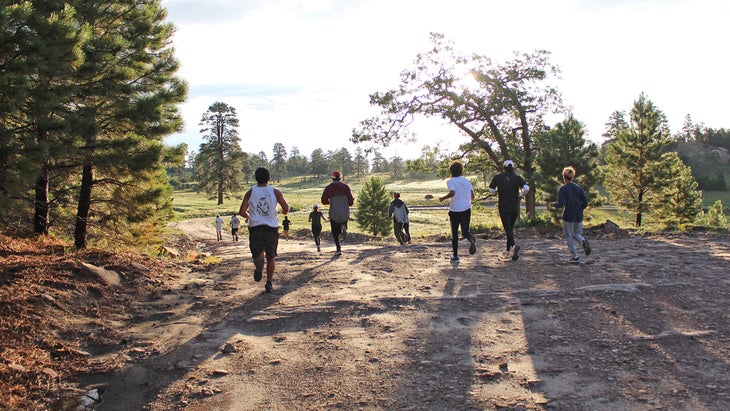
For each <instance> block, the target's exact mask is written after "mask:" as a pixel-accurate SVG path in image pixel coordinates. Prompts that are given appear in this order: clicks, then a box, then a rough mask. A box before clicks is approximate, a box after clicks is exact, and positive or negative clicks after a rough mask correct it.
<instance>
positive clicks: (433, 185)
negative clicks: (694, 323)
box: [173, 176, 730, 238]
mask: <svg viewBox="0 0 730 411" xmlns="http://www.w3.org/2000/svg"><path fill="white" fill-rule="evenodd" d="M369 178H370V176H368V177H366V178H360V179H358V178H351V179H348V180H347V181H346V182H347V183H348V185H350V188H351V189H352V192H353V194H354V195H355V201H356V202H357V197H358V193H359V191H360V189H361V188H362V185H363V183H364V182H365V181H367V179H369ZM382 178H383V180H384V182H385V185H386V189H387V190H388V191H389V192H392V191H398V192H400V193H401V199H403V200H404V201H405V202H406V204H408V206H409V207H410V208H411V213H410V220H411V235H412V236H413V237H414V238H423V237H434V236H436V237H438V236H444V237H448V236H449V235H450V234H449V224H448V215H447V212H446V210H444V209H417V207H418V206H432V207H438V206H445V205H446V204H445V203H439V201H438V197H440V196H442V195H444V194H446V192H447V191H446V180H445V179H443V180H419V181H412V180H410V181H407V180H393V179H390V178H388V177H386V176H382ZM329 182H330V179H329V178H328V177H326V176H324V177H321V178H320V179H318V180H315V181H312V180H311V179H308V180H307V181H302V180H301V179H300V178H297V179H289V180H282V181H280V182H278V183H277V184H275V185H276V187H277V188H279V189H280V190H281V191H282V193H284V196H285V198H286V200H287V202H288V203H289V205H290V207H291V211H290V214H289V219H290V220H291V221H292V223H291V230H292V232H297V231H298V230H304V231H307V232H308V231H309V227H310V224H309V222H308V221H307V220H308V217H309V212H310V211H312V206H313V205H314V204H315V203H317V204H318V203H319V202H320V196H321V194H322V190H323V189H324V187H325V186H326V185H327V184H329ZM173 195H174V200H173V207H174V211H175V218H176V219H189V218H199V217H210V218H211V230H212V221H213V218H214V217H215V216H216V215H221V216H223V217H224V219H225V221H226V225H227V224H228V219H229V218H230V216H231V215H232V214H233V213H237V212H238V209H239V207H240V205H241V201H242V195H241V196H240V197H238V198H227V199H225V200H224V204H222V205H220V206H219V205H216V200H215V199H207V198H206V197H205V196H203V195H201V194H198V193H195V192H192V191H175V192H174V194H173ZM716 200H721V201H722V203H723V205H724V206H725V207H726V210H727V205H728V204H730V192H706V193H704V201H703V202H704V205H705V207H707V206H709V205H712V204H713V203H714V202H715V201H716ZM494 201H495V200H494V199H490V200H489V202H484V203H481V204H478V205H476V206H475V207H474V209H473V210H472V227H473V229H474V230H475V231H476V232H486V231H489V230H498V231H499V230H501V223H500V221H499V215H498V213H497V210H496V208H495V203H494ZM356 204H357V203H356ZM322 210H323V211H326V208H324V207H323V208H322ZM536 213H537V215H538V217H540V219H541V220H543V221H549V217H548V216H546V215H545V214H546V213H549V211H548V210H546V209H545V208H538V210H537V212H536ZM522 217H524V213H523V214H522ZM634 219H635V216H634V215H633V214H632V213H629V212H626V211H624V210H620V209H616V208H615V207H607V208H600V209H593V208H589V209H588V210H586V215H585V222H584V223H585V226H586V227H591V226H595V225H599V224H602V223H604V222H605V221H606V220H611V221H613V222H615V223H617V224H618V225H619V226H620V227H622V228H627V229H631V228H633V226H634ZM520 224H524V221H523V220H521V221H520V223H518V225H520ZM558 229H559V228H558V227H556V230H558ZM658 229H659V228H658V225H657V224H656V222H654V221H653V220H652V218H651V215H650V214H647V215H644V216H643V226H642V230H641V231H648V232H651V231H656V230H658ZM349 231H350V232H354V233H362V231H361V230H360V228H359V227H357V225H356V224H355V223H354V222H353V223H351V224H350V225H349Z"/></svg>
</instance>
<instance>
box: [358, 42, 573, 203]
mask: <svg viewBox="0 0 730 411" xmlns="http://www.w3.org/2000/svg"><path fill="white" fill-rule="evenodd" d="M431 41H432V43H433V47H431V49H430V50H429V51H427V52H425V53H422V54H419V55H417V57H416V61H415V65H414V67H413V68H411V69H407V70H405V71H403V72H402V73H401V83H400V86H399V87H398V88H397V89H393V90H389V91H386V92H376V93H373V94H371V95H370V103H371V104H372V105H374V106H378V107H380V108H381V112H380V114H379V115H377V116H375V117H373V118H369V119H366V120H364V121H362V122H361V123H360V125H359V126H358V128H356V129H355V130H353V134H352V141H353V142H355V143H363V142H370V143H374V144H380V145H384V146H385V145H388V144H389V143H391V142H393V141H396V140H400V139H403V138H408V137H412V133H410V132H409V130H408V126H409V125H410V124H411V123H412V122H413V120H414V119H415V118H416V117H417V116H425V117H436V118H440V119H443V120H446V121H448V122H449V123H450V124H452V125H453V126H454V127H455V128H456V129H458V130H460V131H461V132H462V133H463V135H464V136H465V139H466V140H467V141H471V142H473V143H474V145H473V146H474V147H476V148H478V149H480V150H483V151H484V152H485V153H486V155H487V158H488V159H489V161H490V162H491V163H492V166H493V167H494V169H495V171H496V170H498V169H499V168H500V167H501V164H502V162H503V161H504V159H506V158H509V159H512V160H513V161H514V162H515V163H516V164H517V165H518V167H519V168H520V169H521V170H522V171H523V172H524V177H525V179H526V180H527V181H528V183H529V182H530V181H531V180H532V179H533V178H534V176H535V171H536V167H535V154H536V147H535V142H534V139H533V133H534V132H535V131H536V130H540V129H541V128H543V124H544V122H543V117H544V116H545V115H546V114H548V113H550V112H556V111H560V110H561V108H562V100H561V97H560V94H559V93H558V91H557V90H556V89H555V88H554V87H552V86H551V85H550V84H549V81H550V80H551V79H552V78H554V77H556V76H557V75H558V73H559V70H558V68H557V67H556V66H554V65H552V64H551V63H550V60H549V55H550V53H549V52H547V51H544V50H538V51H534V52H532V53H529V54H515V57H514V59H513V60H510V61H506V62H503V63H497V62H496V61H493V60H492V59H490V58H489V57H486V56H483V55H477V54H474V55H471V56H463V55H459V54H457V53H456V52H455V51H454V49H453V46H452V45H451V44H450V43H449V42H447V41H446V40H445V39H444V36H443V35H442V34H436V33H432V34H431ZM526 206H527V213H528V215H529V216H534V212H535V196H534V191H530V193H529V194H528V196H527V198H526Z"/></svg>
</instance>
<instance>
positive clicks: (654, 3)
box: [162, 0, 730, 159]
mask: <svg viewBox="0 0 730 411" xmlns="http://www.w3.org/2000/svg"><path fill="white" fill-rule="evenodd" d="M162 5H163V7H165V8H167V10H168V21H170V22H171V23H173V24H174V25H175V26H176V33H175V35H174V38H173V47H174V48H175V55H176V57H177V58H178V60H179V61H180V63H181V69H180V71H179V72H178V75H179V77H181V78H183V79H185V80H186V81H187V82H188V85H189V95H188V100H187V101H186V102H185V103H184V104H182V105H181V106H180V112H181V113H182V115H183V119H184V121H185V128H184V131H183V132H181V133H177V134H174V135H172V136H169V137H167V138H166V140H165V142H166V143H167V144H170V145H175V144H179V143H187V144H188V146H189V149H190V150H196V151H197V149H198V147H199V145H200V143H201V142H202V141H203V140H202V135H201V134H200V132H199V130H200V126H199V122H200V119H201V117H202V115H203V113H205V111H206V110H207V109H208V107H210V106H211V105H212V104H213V103H215V102H224V103H227V104H229V105H231V106H233V107H234V108H235V109H236V112H237V116H238V119H239V121H240V127H239V129H238V132H239V135H240V138H241V146H242V149H243V150H244V151H246V152H249V153H259V152H262V151H263V152H264V153H266V155H267V156H268V157H269V158H270V157H271V153H272V149H273V146H274V144H275V143H282V144H283V145H284V147H285V148H286V150H287V152H291V149H292V148H293V147H296V148H297V149H298V150H299V152H300V153H301V154H303V155H305V156H309V155H310V154H311V152H312V151H313V150H314V149H317V148H322V149H323V150H324V151H325V152H327V151H329V150H332V151H335V150H339V149H340V148H343V147H344V148H346V149H347V150H348V151H350V153H351V154H354V151H355V149H356V147H358V146H356V145H354V144H353V143H351V142H350V136H351V134H352V129H353V128H357V127H358V124H359V123H360V121H362V120H365V119H367V118H369V117H371V116H373V115H374V114H376V113H377V108H376V107H372V106H371V105H370V100H369V95H370V94H372V93H374V92H378V91H380V92H383V91H387V90H390V89H394V88H397V87H398V85H399V81H400V79H399V74H400V73H401V72H402V71H403V70H406V69H410V68H412V66H413V62H414V60H415V58H416V55H417V54H419V53H423V52H426V51H427V50H428V49H429V47H430V43H429V33H431V32H436V33H441V34H444V36H445V37H446V38H447V39H448V40H450V41H451V42H453V43H454V45H455V46H456V48H457V50H459V51H460V52H462V53H464V54H480V55H484V56H487V57H489V58H491V59H492V60H494V61H506V60H510V59H511V58H512V57H513V52H520V53H530V52H532V51H534V50H538V49H543V50H548V51H550V52H551V53H552V54H551V63H553V64H555V65H557V66H558V67H560V70H561V78H560V79H559V80H556V81H555V82H554V83H552V84H554V85H555V86H557V88H558V89H559V90H560V92H561V93H562V96H563V101H564V103H565V104H566V105H567V106H569V107H570V108H571V109H572V112H573V115H574V116H575V117H576V118H577V119H578V120H579V121H581V122H582V123H584V124H585V126H586V129H587V135H586V137H587V138H588V139H589V140H591V141H595V142H596V143H599V144H600V143H601V142H602V141H603V138H602V137H601V135H602V134H603V132H604V130H605V124H606V122H607V121H608V118H609V116H610V115H611V113H613V112H615V111H617V110H624V111H629V110H630V109H631V107H632V105H633V102H634V101H635V100H636V99H637V98H638V97H639V95H640V94H641V93H645V94H646V96H647V97H648V98H649V99H650V100H651V101H652V102H653V103H654V105H655V106H656V107H657V108H659V109H660V110H662V111H663V112H664V114H665V115H666V117H667V119H668V121H669V126H670V129H671V131H672V132H677V131H679V130H680V128H681V127H682V124H683V123H684V120H685V117H686V115H688V114H689V115H690V116H691V118H692V120H693V122H695V123H704V124H705V125H706V126H708V127H712V128H730V113H729V111H728V104H727V103H726V99H727V98H728V96H730V78H729V77H728V76H727V75H726V74H725V73H726V70H727V68H728V67H730V53H728V51H727V40H728V39H729V37H730V36H729V35H728V34H727V31H726V29H725V26H726V20H727V17H728V16H730V2H728V1H727V0H633V1H632V0H605V1H604V0H553V1H545V0H516V1H515V0H449V1H443V0H162ZM560 120H562V117H558V118H555V121H554V122H555V123H557V122H559V121H560ZM413 131H414V132H415V133H416V134H417V141H416V142H402V143H397V144H392V145H391V146H389V147H387V148H380V149H379V150H380V152H381V153H382V154H383V155H384V156H385V157H386V158H391V157H393V156H400V157H402V158H404V159H412V158H417V157H419V155H420V153H421V149H422V147H423V146H425V145H429V146H435V145H437V144H438V145H439V146H440V147H442V148H444V149H446V150H455V149H456V148H457V147H458V145H459V144H462V143H464V142H466V141H467V138H466V137H465V136H463V135H462V134H460V133H459V132H458V130H456V129H455V127H454V126H449V125H448V124H443V122H442V121H440V120H425V119H424V120H419V121H418V122H417V123H416V124H415V126H414V129H413ZM360 147H362V148H367V146H364V145H361V146H360Z"/></svg>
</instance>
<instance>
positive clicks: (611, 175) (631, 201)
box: [604, 93, 671, 227]
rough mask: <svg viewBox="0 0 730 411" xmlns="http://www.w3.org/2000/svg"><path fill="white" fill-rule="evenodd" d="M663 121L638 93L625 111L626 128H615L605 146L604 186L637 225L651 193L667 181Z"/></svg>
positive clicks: (650, 103) (646, 208)
mask: <svg viewBox="0 0 730 411" xmlns="http://www.w3.org/2000/svg"><path fill="white" fill-rule="evenodd" d="M663 121H664V115H663V113H662V112H661V111H659V110H658V109H657V108H656V107H654V104H653V103H652V102H651V101H650V100H649V99H648V98H647V97H646V96H645V95H644V94H643V93H642V94H641V95H640V96H639V99H638V100H636V101H635V102H634V106H633V108H632V109H631V112H630V114H629V127H628V128H626V129H618V130H617V134H616V141H614V142H613V143H611V144H609V145H608V147H607V149H606V171H605V179H604V183H605V186H606V189H607V190H608V192H609V194H610V195H611V199H612V201H613V202H614V203H616V204H619V205H620V206H622V207H624V208H626V209H627V210H631V211H633V212H634V215H635V217H636V219H635V223H636V226H637V227H640V226H641V220H642V215H643V214H644V213H645V212H647V211H648V210H649V209H650V205H651V203H652V200H653V199H652V196H656V195H660V193H661V189H662V187H663V186H664V185H666V184H670V183H671V181H670V180H668V179H666V178H665V177H663V174H662V168H663V167H665V166H666V164H665V161H664V158H663V157H662V155H663V154H664V150H665V148H666V147H667V146H668V145H669V144H670V143H671V141H670V138H669V131H668V130H667V128H666V127H665V125H664V124H663Z"/></svg>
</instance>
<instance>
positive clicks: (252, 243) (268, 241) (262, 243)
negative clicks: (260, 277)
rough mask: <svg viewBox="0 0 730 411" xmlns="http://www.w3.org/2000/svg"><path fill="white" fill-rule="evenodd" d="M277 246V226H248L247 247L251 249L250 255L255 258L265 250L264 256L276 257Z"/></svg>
mask: <svg viewBox="0 0 730 411" xmlns="http://www.w3.org/2000/svg"><path fill="white" fill-rule="evenodd" d="M278 246H279V228H278V227H269V226H267V225H259V226H256V227H249V228H248V247H249V248H250V249H251V256H252V257H254V258H256V257H258V256H259V255H261V253H262V252H266V258H274V257H276V249H277V248H278Z"/></svg>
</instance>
